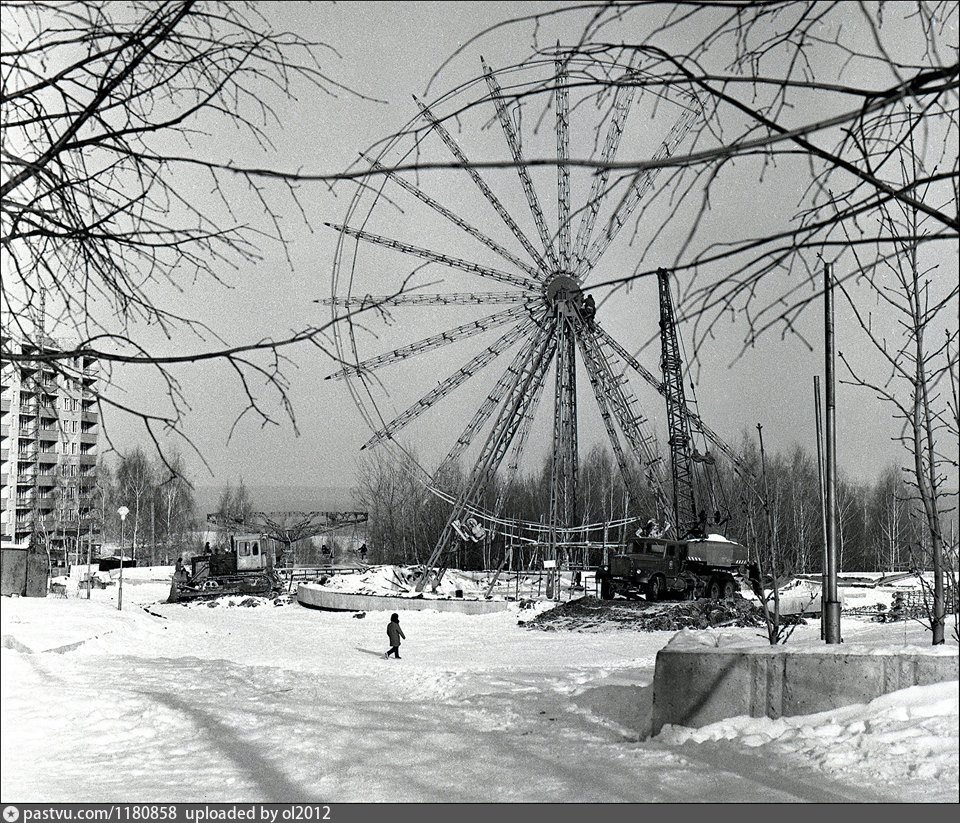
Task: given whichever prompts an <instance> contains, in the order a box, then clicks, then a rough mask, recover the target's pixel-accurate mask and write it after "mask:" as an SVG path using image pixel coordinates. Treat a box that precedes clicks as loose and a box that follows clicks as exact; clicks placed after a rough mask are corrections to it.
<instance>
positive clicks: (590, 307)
mask: <svg viewBox="0 0 960 823" xmlns="http://www.w3.org/2000/svg"><path fill="white" fill-rule="evenodd" d="M580 314H581V316H582V317H583V319H584V320H585V321H586V322H587V326H589V327H590V328H593V318H594V317H596V316H597V301H596V300H594V299H593V295H592V294H588V295H587V296H586V297H584V298H583V303H582V304H581V306H580Z"/></svg>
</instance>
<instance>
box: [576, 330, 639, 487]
mask: <svg viewBox="0 0 960 823" xmlns="http://www.w3.org/2000/svg"><path fill="white" fill-rule="evenodd" d="M578 342H579V344H580V351H581V353H582V355H583V362H584V366H585V369H586V372H587V379H588V380H589V381H590V387H591V388H592V389H593V395H594V397H595V398H596V400H597V408H598V409H599V411H600V419H601V420H602V421H603V427H604V429H606V432H607V439H608V440H609V441H610V447H611V448H612V449H613V454H614V457H615V458H616V461H617V465H618V466H619V467H620V476H621V477H622V478H623V484H624V487H625V488H626V489H627V492H628V493H629V494H630V496H631V497H632V498H633V499H634V501H636V500H639V499H640V495H639V492H640V484H639V482H638V481H637V478H636V476H635V473H634V472H633V470H632V469H631V468H630V462H629V461H628V460H627V455H626V452H625V451H624V449H623V443H622V442H621V440H620V435H619V434H618V432H617V427H616V424H615V423H614V418H613V412H612V411H611V409H610V403H609V402H608V400H607V394H606V388H605V386H604V385H603V384H602V383H601V381H600V378H599V376H598V371H599V368H598V366H597V365H596V364H595V363H594V360H593V350H592V349H589V348H588V347H587V343H586V341H585V340H584V339H583V338H582V337H581V338H580V339H579V340H578Z"/></svg>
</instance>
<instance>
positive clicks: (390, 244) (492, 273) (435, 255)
mask: <svg viewBox="0 0 960 823" xmlns="http://www.w3.org/2000/svg"><path fill="white" fill-rule="evenodd" d="M324 225H325V226H329V227H330V228H331V229H336V230H337V231H339V232H341V233H342V234H347V235H350V236H351V237H356V238H357V239H358V240H363V241H364V242H366V243H372V244H373V245H375V246H382V247H384V248H387V249H395V250H396V251H400V252H403V253H404V254H412V255H413V256H414V257H422V258H423V259H424V260H430V261H431V262H433V263H440V264H442V265H444V266H449V267H450V268H453V269H460V270H461V271H466V272H471V273H472V274H478V275H480V276H481V277H488V278H490V279H491V280H499V281H500V282H501V283H512V284H513V285H514V286H519V287H520V288H522V289H527V290H528V291H530V290H533V289H539V288H541V285H540V284H539V283H535V282H533V281H532V280H530V279H528V278H526V277H521V276H520V275H517V274H510V273H509V272H505V271H500V270H499V269H493V268H490V267H489V266H481V265H480V264H479V263H473V262H471V261H469V260H462V259H461V258H459V257H451V256H450V255H449V254H442V253H441V252H436V251H431V250H430V249H425V248H423V247H421V246H414V245H413V244H412V243H404V242H403V241H401V240H394V239H393V238H390V237H382V236H381V235H379V234H373V233H371V232H368V231H363V230H362V229H354V228H351V227H350V226H341V225H339V224H337V223H324Z"/></svg>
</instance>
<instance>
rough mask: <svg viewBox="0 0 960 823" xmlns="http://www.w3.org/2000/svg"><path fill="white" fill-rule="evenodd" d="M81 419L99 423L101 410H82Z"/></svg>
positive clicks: (85, 421)
mask: <svg viewBox="0 0 960 823" xmlns="http://www.w3.org/2000/svg"><path fill="white" fill-rule="evenodd" d="M80 420H81V421H82V422H84V423H99V422H100V412H95V411H82V412H80Z"/></svg>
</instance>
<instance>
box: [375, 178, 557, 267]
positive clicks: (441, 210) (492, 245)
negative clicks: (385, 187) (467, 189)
mask: <svg viewBox="0 0 960 823" xmlns="http://www.w3.org/2000/svg"><path fill="white" fill-rule="evenodd" d="M370 164H371V165H372V166H373V168H375V169H376V170H377V171H381V172H383V173H384V174H385V175H386V176H387V177H388V178H390V179H391V180H393V182H395V183H396V184H397V185H398V186H400V187H401V188H403V189H405V190H406V191H408V192H410V194H412V195H413V196H414V197H416V198H417V199H418V200H419V201H420V202H422V203H425V204H426V205H428V206H429V207H430V208H431V209H433V210H434V211H435V212H437V214H440V215H442V216H443V217H445V218H447V220H449V221H450V222H451V223H453V224H454V225H455V226H458V227H459V228H461V229H463V230H464V231H465V232H466V233H467V234H469V235H470V236H471V237H472V238H474V239H475V240H479V241H480V242H481V243H483V245H484V246H486V247H487V248H488V249H490V250H491V251H494V252H496V253H497V254H499V255H500V256H501V257H502V258H504V260H509V261H510V262H511V263H513V265H514V266H516V267H517V268H518V269H522V270H523V271H525V272H526V273H527V274H528V275H530V276H531V277H533V278H534V279H536V280H539V279H540V273H539V272H538V271H537V270H536V269H535V268H533V266H531V265H530V264H528V263H524V262H523V261H522V260H521V259H520V258H519V257H517V256H516V255H515V254H514V253H513V252H511V251H509V250H508V249H505V248H504V247H503V246H501V245H500V244H499V243H498V242H497V241H496V240H494V239H493V238H492V237H488V236H487V235H485V234H484V233H483V232H482V231H480V229H478V228H476V227H475V226H473V225H471V224H470V223H468V222H467V221H466V220H464V219H463V218H462V217H460V216H459V215H458V214H456V213H454V212H452V211H451V210H450V209H448V208H447V207H446V206H444V205H443V204H442V203H440V202H438V201H437V200H435V199H434V198H432V197H431V196H430V195H429V194H427V193H426V192H425V191H423V190H422V189H420V188H419V187H417V186H415V185H414V184H413V183H411V182H410V181H409V180H405V179H404V178H403V177H401V176H400V175H398V174H396V173H394V172H392V171H390V170H388V169H387V168H386V166H384V165H383V164H382V163H378V162H377V161H376V160H370Z"/></svg>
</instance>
